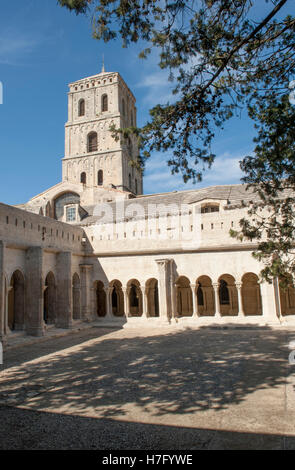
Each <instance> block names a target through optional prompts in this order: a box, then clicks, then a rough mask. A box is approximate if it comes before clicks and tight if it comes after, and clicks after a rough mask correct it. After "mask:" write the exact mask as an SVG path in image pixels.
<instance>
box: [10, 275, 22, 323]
mask: <svg viewBox="0 0 295 470" xmlns="http://www.w3.org/2000/svg"><path fill="white" fill-rule="evenodd" d="M24 287H25V281H24V277H23V274H22V273H21V272H20V271H19V270H17V271H15V272H14V273H13V275H12V277H11V282H10V289H9V292H8V326H9V328H10V330H23V329H24V327H25V304H24V300H25V299H24V294H25V291H24Z"/></svg>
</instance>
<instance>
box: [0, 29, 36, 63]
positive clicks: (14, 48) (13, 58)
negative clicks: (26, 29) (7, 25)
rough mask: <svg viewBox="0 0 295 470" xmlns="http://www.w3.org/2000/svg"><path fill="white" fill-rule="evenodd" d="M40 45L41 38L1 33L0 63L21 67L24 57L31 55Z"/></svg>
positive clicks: (15, 33) (13, 32) (14, 33)
mask: <svg viewBox="0 0 295 470" xmlns="http://www.w3.org/2000/svg"><path fill="white" fill-rule="evenodd" d="M39 45H40V38H36V37H34V38H32V37H30V35H22V34H19V33H17V32H15V31H6V32H3V31H2V32H1V33H0V63H1V64H7V65H19V64H20V63H22V62H23V59H24V56H26V55H28V54H30V53H31V52H32V51H33V50H34V49H35V48H36V47H38V46H39Z"/></svg>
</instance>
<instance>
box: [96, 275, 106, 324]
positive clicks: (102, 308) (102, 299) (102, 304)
mask: <svg viewBox="0 0 295 470" xmlns="http://www.w3.org/2000/svg"><path fill="white" fill-rule="evenodd" d="M96 313H97V316H98V317H105V316H106V313H107V310H106V293H105V290H104V285H103V283H102V282H101V281H98V282H97V283H96Z"/></svg>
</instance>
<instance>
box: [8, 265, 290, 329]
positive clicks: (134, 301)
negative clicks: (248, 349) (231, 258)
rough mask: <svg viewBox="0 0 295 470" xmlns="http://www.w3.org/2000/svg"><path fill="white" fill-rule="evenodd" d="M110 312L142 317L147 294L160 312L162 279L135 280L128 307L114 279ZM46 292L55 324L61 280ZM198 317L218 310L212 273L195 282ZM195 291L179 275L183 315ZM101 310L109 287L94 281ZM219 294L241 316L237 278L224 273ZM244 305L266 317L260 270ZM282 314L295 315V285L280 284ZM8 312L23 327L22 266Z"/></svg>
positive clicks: (246, 282) (150, 306) (227, 310)
mask: <svg viewBox="0 0 295 470" xmlns="http://www.w3.org/2000/svg"><path fill="white" fill-rule="evenodd" d="M109 288H110V302H111V312H112V314H113V315H114V316H117V317H122V316H124V315H125V313H126V312H125V310H126V308H127V310H128V312H127V314H128V315H130V316H134V317H137V316H141V315H142V313H143V295H145V296H146V309H147V314H148V316H149V317H158V316H159V292H158V281H157V279H154V278H152V279H149V280H148V281H147V282H146V283H145V286H144V290H145V292H144V293H143V292H142V288H141V286H140V283H139V281H138V280H136V279H132V280H130V281H129V282H128V283H127V290H126V295H127V300H128V302H127V307H126V305H125V302H124V293H123V287H122V283H121V282H120V281H119V280H117V279H116V280H113V281H112V282H111V283H110V284H109ZM43 289H44V293H43V318H44V322H45V323H46V324H54V323H55V322H56V318H57V309H56V307H57V293H56V279H55V276H54V274H53V273H52V272H49V273H48V274H47V276H46V278H45V282H44V288H43ZM193 289H195V295H196V302H197V308H198V315H200V316H213V315H214V314H215V312H216V306H215V293H214V288H213V285H212V281H211V279H210V277H209V276H205V275H204V276H200V277H199V278H198V279H197V281H196V284H195V286H194V287H193ZM193 289H192V287H191V285H190V281H189V279H188V278H186V277H185V276H180V277H179V278H178V279H177V281H176V297H177V313H178V315H179V316H191V315H192V314H193V297H192V296H193ZM94 291H95V300H96V314H97V316H98V317H104V316H105V315H106V312H107V302H106V300H107V299H106V295H107V293H106V290H105V288H104V284H103V283H102V282H101V281H96V282H95V284H94ZM218 298H219V307H220V313H221V315H224V316H226V315H237V313H238V310H239V305H238V293H237V287H236V285H235V279H234V277H233V276H231V275H229V274H224V275H222V276H221V277H220V278H219V280H218ZM241 299H242V304H243V305H242V307H243V312H244V314H245V315H261V314H262V304H261V292H260V285H259V283H258V277H257V276H256V274H253V273H247V274H245V275H244V276H243V278H242V287H241ZM280 301H281V314H282V315H284V316H285V315H295V288H294V287H289V288H287V289H282V288H280ZM72 308H73V318H74V319H80V318H81V283H80V277H79V275H78V274H77V273H75V274H74V275H73V277H72ZM5 311H6V312H7V324H8V327H9V329H10V330H11V331H13V330H23V329H24V328H25V323H26V315H25V278H24V275H23V273H22V272H21V271H20V270H19V269H17V270H16V271H14V273H13V274H12V276H11V279H10V282H9V284H7V282H6V280H5Z"/></svg>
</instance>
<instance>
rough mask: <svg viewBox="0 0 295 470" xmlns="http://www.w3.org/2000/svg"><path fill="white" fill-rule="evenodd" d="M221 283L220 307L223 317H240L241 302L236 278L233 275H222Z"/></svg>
mask: <svg viewBox="0 0 295 470" xmlns="http://www.w3.org/2000/svg"><path fill="white" fill-rule="evenodd" d="M218 282H219V289H218V295H219V306H220V314H221V315H224V316H226V315H238V311H239V302H238V291H237V288H236V284H235V278H234V277H233V276H232V275H231V274H222V276H220V277H219V279H218Z"/></svg>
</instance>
